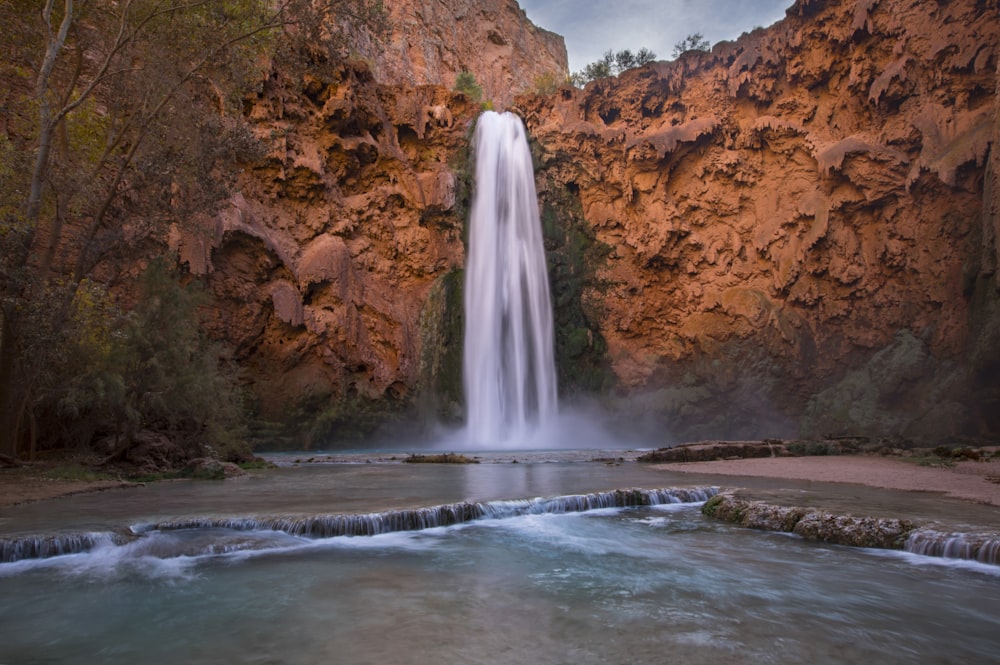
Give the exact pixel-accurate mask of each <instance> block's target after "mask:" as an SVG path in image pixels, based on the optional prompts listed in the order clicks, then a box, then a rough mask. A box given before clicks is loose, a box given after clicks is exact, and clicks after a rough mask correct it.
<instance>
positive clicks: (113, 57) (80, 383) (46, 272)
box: [0, 0, 385, 457]
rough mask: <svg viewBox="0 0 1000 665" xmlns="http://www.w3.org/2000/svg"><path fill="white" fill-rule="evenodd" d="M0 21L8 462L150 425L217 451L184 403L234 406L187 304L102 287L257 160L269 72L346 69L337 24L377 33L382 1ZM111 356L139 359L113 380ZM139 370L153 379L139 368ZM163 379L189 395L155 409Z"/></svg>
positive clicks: (100, 7)
mask: <svg viewBox="0 0 1000 665" xmlns="http://www.w3.org/2000/svg"><path fill="white" fill-rule="evenodd" d="M0 20H2V22H3V24H4V32H5V40H4V45H3V47H2V49H3V50H2V71H0V76H2V78H3V80H4V82H5V89H4V92H3V101H2V103H3V106H4V119H3V126H2V127H0V129H2V132H0V180H2V182H0V184H2V187H0V196H2V197H3V200H2V201H0V213H2V219H0V225H2V226H0V244H2V252H0V262H2V264H0V317H2V332H0V454H4V455H7V456H13V457H16V456H18V455H21V454H24V453H26V452H33V451H34V450H35V449H36V448H37V447H53V446H73V445H79V444H86V443H89V442H90V440H92V439H93V438H95V437H98V436H100V435H102V434H107V435H114V436H115V438H116V439H117V440H118V443H119V447H121V446H125V447H127V446H128V444H129V439H130V438H132V436H133V435H134V434H135V432H136V431H137V430H138V429H139V428H142V427H151V428H159V427H165V428H166V429H168V430H171V431H175V430H178V429H180V430H183V431H184V432H185V433H186V434H187V435H188V436H190V437H193V438H197V439H199V440H200V441H201V442H202V444H200V445H204V446H208V445H210V444H211V443H220V442H222V441H223V440H224V439H227V438H228V435H224V434H223V433H222V429H226V428H228V427H229V425H230V424H231V423H230V422H229V421H228V419H229V417H230V416H222V414H221V413H217V414H214V415H213V416H208V414H205V413H202V414H200V415H192V414H193V413H194V412H192V411H186V409H185V406H184V404H182V403H186V404H188V406H192V407H193V406H194V405H195V404H196V403H197V402H199V401H200V402H202V403H203V406H204V405H207V404H209V403H211V402H213V401H215V402H216V404H220V403H221V404H227V403H228V397H227V396H228V395H230V394H231V391H230V390H228V389H227V388H223V387H222V385H221V384H220V383H219V382H218V380H217V379H218V378H219V377H220V376H222V375H221V374H220V373H219V368H218V367H214V366H213V365H214V363H212V362H210V361H211V358H212V356H208V355H205V354H204V353H202V350H200V349H199V348H197V347H198V345H197V344H196V343H195V341H196V339H197V337H198V332H197V326H196V325H195V324H194V321H193V319H192V318H191V317H190V316H188V315H189V314H190V312H189V309H190V308H189V306H188V305H187V304H185V302H184V299H183V297H182V295H181V294H183V293H184V291H183V290H180V289H179V287H175V288H174V290H173V291H171V290H169V289H166V287H164V289H161V290H160V291H158V292H155V293H153V292H150V291H149V290H148V289H149V288H152V286H151V284H152V281H155V280H156V279H162V278H164V275H165V274H166V273H163V272H162V271H159V272H157V271H156V270H155V269H154V270H153V271H147V272H146V278H145V279H146V281H145V284H146V288H147V291H146V293H145V298H144V299H143V300H142V302H141V304H140V305H139V306H138V307H136V308H135V309H134V311H133V312H132V313H131V314H128V313H127V312H128V310H129V309H132V306H133V303H130V302H126V301H120V302H115V301H113V300H112V299H111V298H110V297H109V296H108V294H107V291H106V290H105V286H106V285H112V284H118V283H121V282H127V281H132V280H134V278H135V276H136V275H137V274H138V273H139V272H141V268H140V267H141V265H142V264H143V263H144V262H145V260H146V258H147V257H148V256H150V255H151V254H155V253H157V252H156V248H157V247H160V248H162V246H163V245H162V244H163V241H164V238H165V236H166V233H167V230H168V228H169V226H170V225H171V224H174V225H183V224H185V223H186V222H188V221H189V220H190V219H191V218H192V217H193V216H194V215H195V214H196V213H202V214H203V213H205V212H210V211H211V210H213V208H214V207H215V206H217V205H219V202H220V201H222V200H224V196H225V195H226V193H227V191H228V188H229V187H230V186H231V185H232V182H233V180H234V176H235V174H236V173H237V172H238V166H237V165H238V164H240V163H241V162H246V161H248V160H252V159H255V158H256V157H258V156H259V155H260V154H261V151H262V149H263V146H260V145H259V143H258V142H257V141H256V140H255V138H254V137H253V136H252V135H251V134H250V132H249V131H247V128H246V125H245V122H244V119H243V116H242V113H241V112H242V100H243V97H244V95H245V94H246V92H247V91H248V90H250V89H252V88H253V87H254V86H257V85H258V84H259V82H260V80H261V79H262V77H263V76H264V74H265V73H266V71H267V69H268V67H269V66H270V64H269V63H270V59H271V58H272V57H283V58H284V59H285V61H286V62H288V63H289V65H290V66H291V65H292V63H294V62H296V61H299V60H302V59H303V58H305V59H314V60H315V59H319V60H323V59H330V58H335V57H338V53H339V51H340V49H342V48H343V46H344V44H345V42H344V40H343V39H342V38H341V33H340V30H341V29H342V28H343V27H346V26H361V27H363V28H364V29H365V30H369V31H370V32H371V33H372V34H376V35H377V34H379V33H380V32H381V31H382V30H383V29H384V27H385V26H384V23H383V22H384V10H383V9H382V7H381V3H380V2H369V1H368V0H338V1H337V2H332V3H325V4H318V5H317V4H314V3H311V2H305V1H300V0H284V1H282V2H279V3H271V2H256V1H254V0H231V1H230V0H225V1H220V2H212V3H194V4H192V3H182V2H148V1H145V0H125V1H124V2H103V1H98V2H73V0H64V1H63V2H56V1H55V0H48V1H47V2H44V3H42V6H41V7H39V3H36V2H26V1H25V2H22V1H12V2H4V3H3V4H2V5H0ZM307 45H308V46H307ZM154 275H155V279H154ZM168 301H172V305H173V306H174V307H175V309H174V310H173V311H169V312H168V311H166V310H165V309H159V311H154V310H157V308H158V307H159V306H163V308H165V307H166V304H167V302H168ZM154 303H155V305H154ZM176 308H179V309H176ZM118 309H120V310H121V316H115V315H114V314H113V312H114V311H117V310H118ZM118 321H120V322H121V324H120V325H117V324H116V322H118ZM165 324H170V325H169V326H166V325H165ZM185 325H188V326H190V328H191V329H190V330H189V331H187V333H183V334H182V328H183V327H184V326H185ZM178 326H179V327H178ZM171 330H173V331H175V332H178V334H179V335H180V337H177V338H174V339H169V340H166V339H165V340H161V341H163V342H170V343H177V344H179V348H177V349H174V350H172V351H171V350H167V349H161V348H158V347H157V345H155V344H153V343H152V341H151V340H153V339H154V338H155V336H156V335H159V334H164V333H166V332H169V331H171ZM185 334H186V335H187V336H186V337H185ZM192 344H194V346H192ZM143 346H148V347H149V348H146V349H145V350H144V351H141V350H142V348H143ZM142 352H145V353H147V355H146V357H145V359H143V360H141V362H140V360H139V358H138V356H137V355H136V354H140V353H142ZM174 352H176V353H178V354H181V357H173V358H169V357H166V356H164V355H163V354H165V353H174ZM148 354H152V355H148ZM184 354H186V355H184ZM118 355H121V356H122V357H124V358H129V357H130V356H131V360H124V361H122V363H123V364H121V365H120V366H119V367H118V368H117V371H110V370H109V367H110V365H109V363H111V359H112V358H114V357H116V356H118ZM147 360H149V361H153V362H155V363H157V364H158V365H159V367H158V368H157V370H156V375H157V378H155V379H152V381H153V383H152V384H150V383H149V382H148V381H149V380H150V377H149V376H146V377H145V378H143V377H141V376H140V374H142V372H138V373H136V372H134V371H133V370H135V369H136V367H137V363H139V364H145V367H144V370H150V369H151V367H150V366H149V365H148V363H147ZM81 365H82V366H81ZM189 371H193V372H194V375H190V376H186V375H185V372H189ZM167 376H170V378H169V379H167V378H166V377H167ZM163 380H168V381H170V382H172V383H173V384H174V386H175V387H176V386H180V385H184V386H185V390H191V391H194V392H192V393H191V394H186V395H180V394H173V395H172V397H173V398H176V399H168V400H166V402H169V403H166V402H165V403H163V404H154V403H153V402H155V401H157V400H160V399H161V398H164V397H165V394H164V393H162V392H160V391H159V389H160V388H163V385H161V383H158V382H162V381H163ZM199 382H201V383H202V385H198V384H199ZM220 389H221V390H222V392H223V393H225V394H224V395H223V396H222V397H221V402H220V401H219V400H220V398H217V397H216V396H215V394H216V392H217V391H219V390H220ZM167 393H170V390H168V391H167ZM151 398H153V399H152V400H151ZM196 410H197V409H196ZM98 411H103V412H104V413H105V416H104V417H103V418H96V419H95V418H94V414H95V413H97V412H98ZM189 416H191V417H189ZM112 421H113V422H112ZM213 428H214V429H215V432H214V434H213V433H211V432H209V431H208V430H212V429H213ZM220 428H221V429H220ZM231 431H232V432H233V433H234V434H235V433H236V432H237V431H238V430H231ZM116 454H117V453H116Z"/></svg>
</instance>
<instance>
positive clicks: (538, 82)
mask: <svg viewBox="0 0 1000 665" xmlns="http://www.w3.org/2000/svg"><path fill="white" fill-rule="evenodd" d="M564 82H565V81H564V80H563V79H561V78H560V77H559V76H558V75H557V74H556V73H555V72H545V73H544V74H539V75H538V76H536V77H535V87H534V89H533V92H534V93H535V94H536V95H553V94H555V92H556V91H557V90H558V89H559V86H560V85H562V84H563V83H564Z"/></svg>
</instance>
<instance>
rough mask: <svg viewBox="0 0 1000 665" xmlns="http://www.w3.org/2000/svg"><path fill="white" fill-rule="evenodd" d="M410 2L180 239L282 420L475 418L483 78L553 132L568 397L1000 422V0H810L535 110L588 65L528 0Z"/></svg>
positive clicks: (313, 432)
mask: <svg viewBox="0 0 1000 665" xmlns="http://www.w3.org/2000/svg"><path fill="white" fill-rule="evenodd" d="M392 12H393V15H394V16H395V17H396V18H397V19H399V20H400V21H402V23H403V24H404V27H403V28H402V29H399V28H397V31H396V32H394V33H393V37H392V41H391V44H390V47H389V48H388V49H387V50H386V51H385V52H384V53H380V52H378V51H375V50H371V51H366V50H365V49H366V48H367V47H366V46H365V45H364V44H361V45H360V46H359V49H358V51H359V53H360V55H359V56H357V57H353V58H351V59H349V60H347V61H346V62H344V63H342V64H340V65H338V66H336V67H333V68H330V69H328V70H324V71H323V72H320V71H319V70H317V71H315V72H312V73H310V74H307V75H306V77H305V79H304V80H301V81H300V80H295V81H292V80H287V78H286V75H285V74H283V73H282V72H280V71H279V72H274V73H273V75H272V77H271V78H270V79H269V80H268V81H267V82H266V84H265V85H264V87H263V90H262V91H261V93H260V94H259V95H258V97H257V98H255V99H252V100H248V103H247V108H248V109H249V110H248V113H249V117H250V119H251V121H252V123H253V125H254V128H255V131H256V132H257V135H258V137H260V138H262V139H264V140H265V142H266V143H267V145H269V146H270V150H271V152H270V154H269V156H268V157H267V158H266V159H264V160H262V161H261V162H260V163H259V164H256V165H254V167H253V168H249V169H247V171H246V172H245V173H244V174H242V176H241V191H240V193H239V194H238V195H237V196H235V197H234V198H233V200H232V201H231V202H230V206H229V208H228V209H227V211H226V212H224V213H223V214H222V215H220V216H218V217H216V218H213V219H203V220H196V221H198V224H195V225H193V226H192V228H186V229H184V230H179V231H178V232H177V233H176V234H175V236H174V238H173V245H174V247H175V248H176V249H177V250H178V251H179V253H180V256H181V259H182V261H183V263H184V264H185V265H186V266H187V268H188V269H189V270H190V271H191V272H192V273H194V274H196V275H200V276H203V277H204V279H205V280H206V281H207V283H208V286H209V290H210V292H211V293H212V294H213V295H214V305H213V307H212V308H211V311H210V314H211V316H210V322H209V328H210V332H211V333H212V334H213V336H215V337H216V338H219V339H222V340H225V341H226V342H227V344H228V346H229V347H230V348H231V350H232V354H233V357H234V358H235V359H236V360H238V361H239V362H240V363H241V364H242V365H243V366H244V367H245V368H246V376H247V379H248V383H249V384H250V385H249V387H250V388H251V392H252V393H253V394H254V395H256V400H257V405H258V407H259V413H260V417H261V421H262V423H277V425H281V427H279V426H276V427H275V428H274V429H273V430H267V428H266V426H265V425H264V424H262V425H261V431H262V432H264V434H262V439H261V440H262V441H265V442H267V443H269V444H272V445H273V443H274V442H275V441H276V440H277V439H278V438H280V437H281V436H285V435H288V436H289V437H292V438H291V439H290V440H289V445H329V444H330V443H331V442H333V441H351V440H358V439H359V438H360V437H361V436H363V435H365V434H367V433H368V432H369V431H370V430H371V428H372V427H374V426H375V425H377V424H380V423H384V422H386V421H394V420H397V419H402V418H403V414H404V413H405V414H407V418H409V417H410V416H411V415H412V413H413V411H414V407H415V406H420V407H421V409H422V412H423V413H424V414H425V416H429V417H431V418H443V419H445V420H451V421H460V419H461V417H462V407H461V373H460V372H461V368H460V358H461V330H462V312H461V306H460V303H461V284H462V278H461V277H462V276H461V268H462V265H463V261H464V251H463V232H464V224H465V210H466V206H467V204H468V198H469V192H470V188H471V186H472V183H471V182H470V176H469V172H470V171H469V146H468V142H469V139H470V136H471V133H470V131H471V127H472V125H473V123H474V121H475V117H476V116H477V115H478V113H479V112H480V110H481V109H480V106H479V105H478V104H475V103H473V102H472V101H471V100H469V99H467V98H466V97H465V96H464V95H462V94H460V93H456V92H453V91H451V89H450V88H451V87H452V86H453V82H454V76H455V74H456V73H457V72H458V71H462V70H468V71H471V72H472V73H473V74H475V76H476V78H477V80H478V81H479V82H480V83H482V84H483V85H484V88H485V92H486V96H487V97H490V98H493V99H494V100H495V101H496V102H497V103H498V104H500V105H503V106H507V105H510V106H511V107H512V108H513V109H514V110H515V111H516V112H517V113H519V114H521V115H522V117H523V118H524V119H525V122H526V124H527V127H528V130H529V133H530V134H531V136H532V141H533V151H534V154H535V157H536V161H537V183H538V188H539V193H540V198H541V202H540V205H541V206H542V213H543V225H544V233H545V238H546V246H547V249H548V251H549V263H550V266H551V271H552V272H551V279H552V289H553V295H554V300H555V302H556V307H557V311H556V319H557V358H558V363H559V371H560V382H561V383H560V390H561V392H562V394H563V395H564V396H573V395H575V394H580V393H583V394H595V393H596V394H598V395H599V396H600V399H601V400H602V401H603V402H604V403H605V405H606V406H608V408H609V409H610V410H611V411H612V412H614V413H616V414H618V415H619V416H620V422H621V426H622V427H623V428H627V429H631V430H633V431H639V430H641V431H642V432H643V433H647V434H649V435H650V436H651V437H653V439H652V440H653V441H655V442H657V443H666V442H669V441H672V440H683V439H693V438H701V437H709V436H711V437H726V436H733V437H736V436H738V437H748V436H785V435H794V434H798V433H802V434H824V435H839V434H844V435H847V434H850V435H902V436H909V437H918V438H919V437H944V436H952V435H964V434H975V435H983V434H990V433H993V434H995V433H997V432H998V431H1000V422H998V420H997V419H998V416H997V414H998V413H1000V408H997V407H998V397H1000V393H998V388H997V386H998V382H997V380H996V379H997V375H998V369H1000V305H998V297H997V289H998V285H1000V273H998V271H997V264H998V256H1000V255H998V246H997V232H998V229H1000V222H998V221H997V220H998V218H1000V215H998V212H997V210H998V204H997V203H996V199H995V197H994V196H993V194H992V192H994V191H997V188H998V187H1000V183H997V182H996V180H997V177H998V176H997V174H998V173H1000V165H998V164H997V157H996V151H993V152H992V153H991V151H990V146H991V144H995V142H996V140H997V136H998V106H997V80H998V79H997V65H998V53H1000V51H998V48H1000V10H998V8H997V6H996V3H984V2H976V1H975V0H957V1H955V2H934V1H932V2H926V1H922V0H921V1H917V0H900V1H898V2H891V3H890V2H887V1H886V0H882V1H881V2H879V1H878V0H857V1H855V0H842V1H835V0H829V1H821V0H799V2H797V3H796V4H795V5H794V6H793V7H792V8H791V9H790V10H789V11H788V15H787V18H786V19H785V20H784V21H782V22H781V23H778V24H776V25H775V26H773V27H771V28H768V29H761V30H756V31H754V32H753V33H750V34H747V35H744V36H743V37H742V38H741V39H739V40H738V41H736V42H734V43H723V44H718V45H716V46H715V47H714V48H713V50H712V51H711V52H703V53H702V52H693V53H688V54H686V55H685V56H684V57H682V58H681V59H680V60H678V61H676V62H660V63H653V64H651V65H648V66H646V67H644V68H641V69H637V70H632V71H629V72H626V73H625V74H623V75H622V76H620V77H618V78H617V79H607V80H601V81H597V82H594V83H591V84H589V85H588V86H587V88H586V89H584V90H577V89H573V88H568V87H566V88H562V89H561V90H559V91H558V92H557V93H556V94H555V95H551V96H537V95H531V94H529V95H522V96H520V97H517V98H515V99H513V100H511V98H510V94H511V93H513V92H517V91H522V90H528V91H530V89H531V87H532V86H531V83H532V81H534V80H535V79H536V78H537V77H539V76H542V75H544V74H545V73H546V72H551V71H553V70H554V69H559V70H560V71H565V49H564V47H563V46H562V41H561V39H558V38H556V37H554V36H552V35H551V33H545V32H544V31H540V30H538V29H537V28H535V27H534V26H532V25H531V24H530V23H529V22H527V20H526V19H525V18H524V16H523V13H521V12H520V10H519V9H518V8H517V6H516V4H515V3H514V2H513V0H510V1H507V2H503V1H501V0H497V2H496V3H495V4H494V3H486V4H476V5H474V6H473V5H472V4H471V3H463V2H461V1H460V0H450V1H449V2H443V1H441V2H432V3H429V4H428V3H425V4H422V5H419V6H416V5H413V6H411V5H410V3H398V4H396V5H394V8H393V9H392ZM477 17H478V18H477ZM482 17H486V18H485V19H483V20H480V18H482ZM473 19H475V20H473ZM494 33H495V35H494ZM420 35H426V38H421V37H420ZM528 54H530V55H531V56H532V57H533V58H534V62H535V63H536V64H537V67H534V66H533V67H527V66H526V64H525V60H524V57H525V56H526V55H528ZM560 68H561V69H560ZM194 227H196V228H194ZM403 422H406V423H411V422H412V421H411V420H404V421H403ZM405 431H406V433H407V435H408V436H412V435H414V434H415V430H414V429H413V427H412V426H408V429H407V430H405Z"/></svg>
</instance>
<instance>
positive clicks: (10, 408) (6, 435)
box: [0, 311, 21, 458]
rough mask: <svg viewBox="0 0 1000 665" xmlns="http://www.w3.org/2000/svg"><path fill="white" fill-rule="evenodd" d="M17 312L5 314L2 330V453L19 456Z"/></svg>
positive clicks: (0, 449)
mask: <svg viewBox="0 0 1000 665" xmlns="http://www.w3.org/2000/svg"><path fill="white" fill-rule="evenodd" d="M15 316H16V315H15V314H14V313H12V312H10V311H7V312H4V315H3V324H2V332H0V454H2V455H6V456H8V457H13V458H16V457H17V429H18V428H17V421H18V413H17V411H18V404H19V403H20V399H19V398H20V393H21V386H20V385H19V384H18V382H17V380H16V372H17V368H16V363H17V335H18V331H17V323H16V321H15Z"/></svg>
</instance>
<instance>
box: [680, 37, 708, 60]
mask: <svg viewBox="0 0 1000 665" xmlns="http://www.w3.org/2000/svg"><path fill="white" fill-rule="evenodd" d="M709 48H711V44H710V43H709V42H708V40H707V39H705V38H704V36H703V35H702V34H701V33H700V32H696V33H694V34H692V35H688V36H687V37H685V38H684V39H682V40H681V41H679V42H677V43H676V44H674V53H673V59H674V60H676V59H677V58H679V57H681V56H682V55H684V54H685V53H687V52H688V51H707V50H708V49H709Z"/></svg>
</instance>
